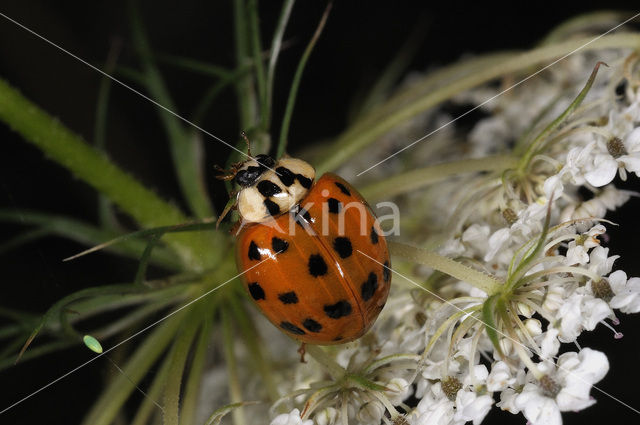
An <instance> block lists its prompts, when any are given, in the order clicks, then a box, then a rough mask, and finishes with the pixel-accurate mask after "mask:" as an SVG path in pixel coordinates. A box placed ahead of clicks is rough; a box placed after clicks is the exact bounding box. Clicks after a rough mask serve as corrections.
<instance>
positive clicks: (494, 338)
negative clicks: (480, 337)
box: [482, 294, 504, 358]
mask: <svg viewBox="0 0 640 425" xmlns="http://www.w3.org/2000/svg"><path fill="white" fill-rule="evenodd" d="M499 297H500V294H496V295H492V296H490V297H489V298H487V299H486V301H485V302H484V304H483V305H482V322H483V323H484V329H485V332H487V336H488V337H489V340H490V341H491V344H493V347H494V348H495V350H496V352H497V353H498V355H499V356H500V357H502V358H504V354H503V352H502V347H501V346H500V339H499V338H498V326H497V324H496V320H495V318H496V315H497V312H496V303H497V301H498V298H499Z"/></svg>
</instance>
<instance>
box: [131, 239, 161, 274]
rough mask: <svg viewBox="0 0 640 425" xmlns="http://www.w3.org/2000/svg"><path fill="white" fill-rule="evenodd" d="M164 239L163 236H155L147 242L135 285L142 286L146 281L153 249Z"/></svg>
mask: <svg viewBox="0 0 640 425" xmlns="http://www.w3.org/2000/svg"><path fill="white" fill-rule="evenodd" d="M160 237H162V235H161V234H155V235H153V236H151V237H150V238H149V241H148V242H147V246H146V248H145V249H144V252H143V253H142V257H141V258H140V263H139V264H138V270H137V271H136V277H135V279H134V281H133V284H134V285H142V283H143V281H144V277H145V275H146V273H147V266H148V265H149V259H150V258H151V253H152V252H153V248H155V247H156V245H157V244H158V240H160Z"/></svg>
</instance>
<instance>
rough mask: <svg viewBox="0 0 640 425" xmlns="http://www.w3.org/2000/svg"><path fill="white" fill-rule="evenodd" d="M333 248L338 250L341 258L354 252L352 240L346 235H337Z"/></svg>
mask: <svg viewBox="0 0 640 425" xmlns="http://www.w3.org/2000/svg"><path fill="white" fill-rule="evenodd" d="M333 249H335V250H336V252H337V253H338V255H340V257H341V258H347V257H350V256H351V254H352V253H353V248H352V247H351V241H350V240H349V238H345V237H337V238H335V239H334V240H333Z"/></svg>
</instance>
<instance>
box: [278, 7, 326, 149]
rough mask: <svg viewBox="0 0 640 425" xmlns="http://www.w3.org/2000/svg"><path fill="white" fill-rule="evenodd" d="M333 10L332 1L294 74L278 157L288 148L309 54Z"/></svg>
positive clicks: (283, 121) (283, 119) (281, 129)
mask: <svg viewBox="0 0 640 425" xmlns="http://www.w3.org/2000/svg"><path fill="white" fill-rule="evenodd" d="M330 11H331V3H329V4H328V5H327V8H326V9H325V11H324V13H323V15H322V18H320V22H319V23H318V27H317V28H316V31H315V32H314V34H313V37H311V40H310V41H309V44H307V48H306V49H304V53H303V54H302V57H301V58H300V62H299V63H298V67H297V68H296V73H295V74H294V76H293V81H292V82H291V89H289V97H288V98H287V106H286V108H285V111H284V117H283V118H282V126H281V127H280V139H279V141H278V150H277V153H276V158H280V157H281V156H282V155H283V154H284V151H285V150H286V148H287V141H288V137H289V124H290V122H291V117H292V115H293V107H294V105H295V103H296V96H297V95H298V87H299V86H300V81H301V80H302V73H303V72H304V68H305V66H306V65H307V60H308V59H309V56H311V52H312V51H313V48H314V47H315V45H316V42H317V41H318V38H320V34H322V30H323V29H324V25H325V24H326V23H327V18H328V17H329V12H330Z"/></svg>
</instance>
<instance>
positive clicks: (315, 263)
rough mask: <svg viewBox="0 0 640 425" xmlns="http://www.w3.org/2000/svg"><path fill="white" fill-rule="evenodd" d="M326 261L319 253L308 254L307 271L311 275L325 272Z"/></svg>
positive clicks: (314, 275)
mask: <svg viewBox="0 0 640 425" xmlns="http://www.w3.org/2000/svg"><path fill="white" fill-rule="evenodd" d="M327 270H328V268H327V263H326V262H325V261H324V258H322V256H321V255H320V254H311V255H310V256H309V273H311V276H313V277H318V276H322V275H325V274H327Z"/></svg>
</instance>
